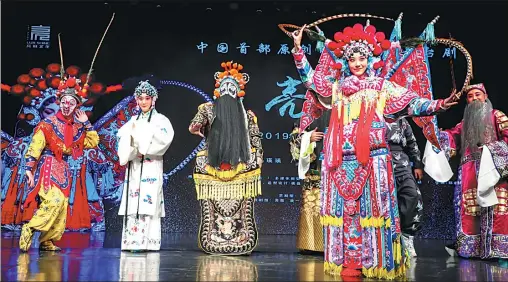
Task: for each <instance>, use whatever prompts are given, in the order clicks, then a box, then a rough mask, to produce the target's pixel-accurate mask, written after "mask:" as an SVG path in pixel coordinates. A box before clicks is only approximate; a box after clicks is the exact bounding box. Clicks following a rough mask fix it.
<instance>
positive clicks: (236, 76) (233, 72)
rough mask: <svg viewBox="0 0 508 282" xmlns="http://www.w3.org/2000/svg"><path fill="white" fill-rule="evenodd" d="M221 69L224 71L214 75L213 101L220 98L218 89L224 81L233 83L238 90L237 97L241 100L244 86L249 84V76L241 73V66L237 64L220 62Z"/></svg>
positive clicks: (243, 94)
mask: <svg viewBox="0 0 508 282" xmlns="http://www.w3.org/2000/svg"><path fill="white" fill-rule="evenodd" d="M221 67H223V68H224V71H218V72H216V73H215V76H214V78H215V90H214V91H213V94H214V99H217V98H220V96H221V94H220V90H219V89H220V87H221V85H222V84H223V83H224V82H226V81H231V82H233V83H234V84H235V85H236V86H237V88H238V94H237V96H238V97H240V98H242V97H244V96H245V90H244V89H245V84H247V83H248V82H249V79H250V77H249V75H248V74H247V73H245V72H243V73H242V72H241V70H243V66H242V65H241V64H238V63H233V61H230V62H227V63H226V62H222V63H221Z"/></svg>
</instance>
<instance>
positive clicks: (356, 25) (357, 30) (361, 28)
mask: <svg viewBox="0 0 508 282" xmlns="http://www.w3.org/2000/svg"><path fill="white" fill-rule="evenodd" d="M353 30H354V31H356V32H360V31H363V25H362V24H359V23H357V24H355V25H354V26H353Z"/></svg>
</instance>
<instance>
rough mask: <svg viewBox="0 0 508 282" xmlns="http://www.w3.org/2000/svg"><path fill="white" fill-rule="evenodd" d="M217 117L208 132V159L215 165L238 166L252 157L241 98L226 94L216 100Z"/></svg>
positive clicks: (214, 109)
mask: <svg viewBox="0 0 508 282" xmlns="http://www.w3.org/2000/svg"><path fill="white" fill-rule="evenodd" d="M213 112H214V115H215V118H214V120H213V123H212V127H211V129H210V133H209V134H208V161H209V163H210V165H211V166H213V167H220V165H221V163H228V164H231V165H232V166H236V165H237V164H238V163H240V162H242V163H247V162H248V161H249V159H250V153H249V152H250V148H249V140H248V139H247V128H246V126H245V124H246V123H245V116H244V110H243V107H242V104H241V103H240V100H237V99H235V98H233V97H231V96H229V95H225V96H222V97H220V98H219V99H217V100H216V102H215V105H214V107H213Z"/></svg>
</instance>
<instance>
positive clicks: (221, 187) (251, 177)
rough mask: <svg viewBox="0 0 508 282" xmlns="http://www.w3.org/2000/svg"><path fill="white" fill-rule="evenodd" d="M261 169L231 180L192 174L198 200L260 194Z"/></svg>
mask: <svg viewBox="0 0 508 282" xmlns="http://www.w3.org/2000/svg"><path fill="white" fill-rule="evenodd" d="M260 174H261V170H260V169H257V170H254V171H252V172H250V173H246V174H242V175H239V176H238V177H237V179H235V180H232V181H220V180H217V179H214V178H213V177H210V176H207V175H201V174H194V182H195V184H196V193H197V198H198V200H205V199H209V200H224V199H242V198H253V197H256V196H259V195H261V175H260Z"/></svg>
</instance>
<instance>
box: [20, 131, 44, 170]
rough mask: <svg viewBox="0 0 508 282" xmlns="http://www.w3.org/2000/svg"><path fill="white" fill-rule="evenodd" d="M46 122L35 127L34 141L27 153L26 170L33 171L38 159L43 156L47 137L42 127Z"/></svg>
mask: <svg viewBox="0 0 508 282" xmlns="http://www.w3.org/2000/svg"><path fill="white" fill-rule="evenodd" d="M43 126H44V123H41V124H39V125H37V127H35V130H34V135H33V136H32V142H30V145H29V147H28V150H27V151H26V154H25V170H27V171H32V169H33V168H34V166H35V164H36V162H37V160H39V158H40V157H41V153H42V150H44V147H46V137H45V136H44V131H43V130H42V127H43Z"/></svg>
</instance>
